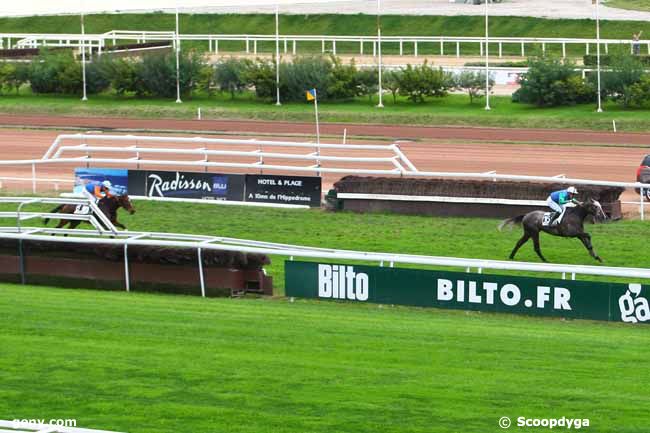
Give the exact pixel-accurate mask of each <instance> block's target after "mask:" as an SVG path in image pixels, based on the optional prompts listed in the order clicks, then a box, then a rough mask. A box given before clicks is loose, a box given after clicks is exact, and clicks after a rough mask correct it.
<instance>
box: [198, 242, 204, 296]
mask: <svg viewBox="0 0 650 433" xmlns="http://www.w3.org/2000/svg"><path fill="white" fill-rule="evenodd" d="M196 255H197V257H198V261H199V263H198V265H199V279H200V280H201V297H203V298H205V277H204V276H203V260H202V259H203V257H202V254H201V248H198V249H197V252H196Z"/></svg>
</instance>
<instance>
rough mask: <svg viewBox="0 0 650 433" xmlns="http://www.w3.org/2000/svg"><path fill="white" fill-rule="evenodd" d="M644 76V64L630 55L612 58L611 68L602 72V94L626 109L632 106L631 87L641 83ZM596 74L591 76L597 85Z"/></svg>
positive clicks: (613, 56)
mask: <svg viewBox="0 0 650 433" xmlns="http://www.w3.org/2000/svg"><path fill="white" fill-rule="evenodd" d="M643 74H644V67H643V64H642V63H641V62H640V61H639V60H638V59H637V58H636V57H635V56H631V55H629V54H617V55H612V56H610V66H609V68H608V69H606V70H604V71H602V72H601V75H600V76H601V92H602V95H603V96H604V97H605V98H611V99H612V100H614V101H617V102H618V103H619V104H621V105H623V106H624V107H628V106H630V103H631V87H632V86H633V85H634V84H636V83H638V82H640V81H641V77H642V76H643ZM596 80H597V76H596V74H591V75H590V81H591V82H592V83H593V84H595V81H596Z"/></svg>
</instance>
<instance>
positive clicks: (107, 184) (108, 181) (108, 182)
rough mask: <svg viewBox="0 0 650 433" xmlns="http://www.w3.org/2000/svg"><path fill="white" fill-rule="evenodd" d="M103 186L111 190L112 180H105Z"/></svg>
mask: <svg viewBox="0 0 650 433" xmlns="http://www.w3.org/2000/svg"><path fill="white" fill-rule="evenodd" d="M102 185H104V186H105V187H106V188H110V187H112V186H113V184H112V183H111V181H110V180H105V181H104V182H102Z"/></svg>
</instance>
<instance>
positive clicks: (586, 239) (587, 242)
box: [578, 233, 603, 263]
mask: <svg viewBox="0 0 650 433" xmlns="http://www.w3.org/2000/svg"><path fill="white" fill-rule="evenodd" d="M578 238H580V240H581V241H582V244H583V245H584V246H585V248H587V251H589V255H591V257H593V258H594V259H596V260H598V261H599V262H601V263H602V262H603V259H601V258H600V256H599V255H598V254H596V251H594V246H593V245H592V244H591V235H590V234H589V233H582V234H580V235H578Z"/></svg>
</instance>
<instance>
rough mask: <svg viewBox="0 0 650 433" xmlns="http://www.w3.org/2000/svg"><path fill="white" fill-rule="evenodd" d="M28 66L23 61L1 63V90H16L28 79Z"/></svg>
mask: <svg viewBox="0 0 650 433" xmlns="http://www.w3.org/2000/svg"><path fill="white" fill-rule="evenodd" d="M28 78H29V76H28V70H27V66H25V64H23V63H8V62H7V63H0V92H1V91H2V90H7V91H8V92H10V91H12V90H15V91H16V93H17V92H18V90H19V89H20V87H21V86H22V85H23V84H25V83H26V82H27V81H28Z"/></svg>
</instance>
